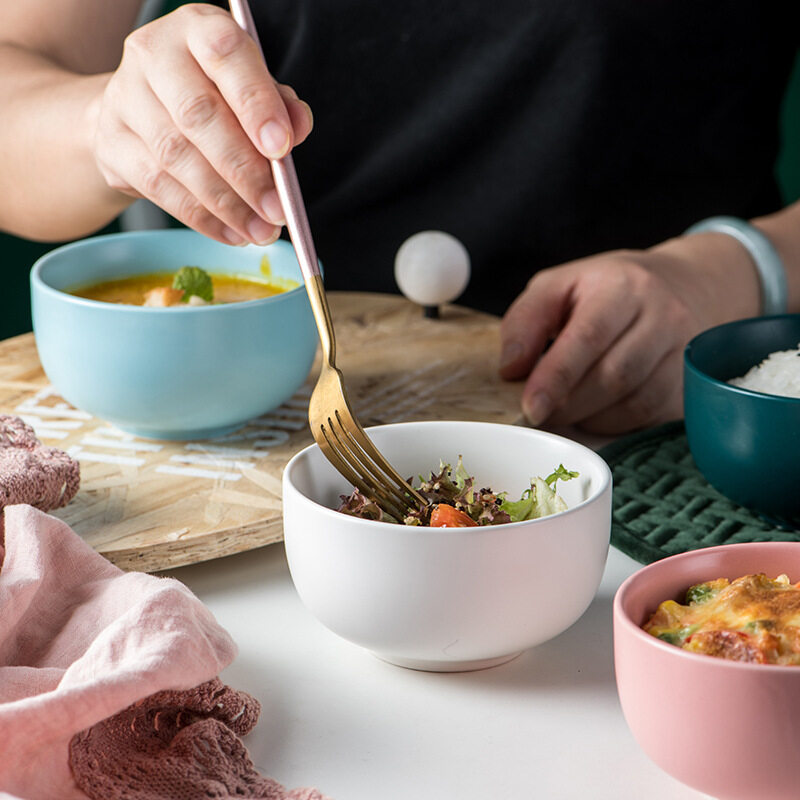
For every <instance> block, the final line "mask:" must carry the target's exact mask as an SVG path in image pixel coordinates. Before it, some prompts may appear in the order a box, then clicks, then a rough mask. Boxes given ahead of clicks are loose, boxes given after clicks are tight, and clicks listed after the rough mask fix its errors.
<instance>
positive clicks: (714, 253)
mask: <svg viewBox="0 0 800 800" xmlns="http://www.w3.org/2000/svg"><path fill="white" fill-rule="evenodd" d="M647 252H648V253H649V254H651V255H652V256H653V257H654V258H655V259H656V261H655V269H656V271H658V273H659V274H660V276H661V277H662V278H663V279H664V280H665V281H667V282H668V283H670V284H671V285H672V286H673V288H675V289H676V291H678V292H679V294H681V296H683V297H684V298H685V299H686V301H687V302H688V303H689V304H691V305H694V306H695V307H696V308H697V311H698V315H699V316H700V318H704V319H706V320H707V321H708V324H709V325H720V324H722V323H724V322H730V321H732V320H734V319H742V318H745V317H755V316H758V315H759V314H760V313H761V286H760V281H759V276H758V272H757V270H756V267H755V264H754V262H753V259H752V257H751V256H750V253H749V252H748V251H747V249H746V248H745V247H744V246H743V245H742V244H741V243H740V242H739V241H737V240H736V239H734V238H733V237H732V236H729V235H727V234H725V233H719V232H716V231H708V232H703V233H696V234H692V235H691V236H680V237H676V238H674V239H669V240H668V241H666V242H662V243H661V244H658V245H656V246H655V247H652V248H651V249H650V250H648V251H647Z"/></svg>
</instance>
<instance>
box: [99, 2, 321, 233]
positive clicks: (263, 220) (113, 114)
mask: <svg viewBox="0 0 800 800" xmlns="http://www.w3.org/2000/svg"><path fill="white" fill-rule="evenodd" d="M95 113H96V133H95V137H94V150H95V159H96V162H97V165H98V167H99V169H100V171H101V173H102V175H103V177H104V178H105V180H106V182H107V183H108V185H109V186H110V187H111V188H112V189H115V190H117V191H119V192H122V193H124V194H127V195H131V196H134V197H146V198H148V199H149V200H152V201H153V202H154V203H156V204H157V205H159V206H161V208H163V209H164V210H165V211H167V212H168V213H169V214H171V215H172V216H174V217H176V218H177V219H179V220H180V221H181V222H183V223H185V224H186V225H188V226H189V227H191V228H194V229H195V230H197V231H199V232H200V233H203V234H205V235H206V236H210V237H211V238H213V239H217V240H218V241H222V242H226V243H228V244H244V243H246V242H258V243H267V242H270V241H273V240H274V239H276V238H277V237H278V235H279V234H280V226H281V225H282V223H283V212H282V211H281V206H280V202H279V200H278V196H277V194H276V192H275V189H274V186H273V183H272V173H271V170H270V166H269V162H268V158H281V157H282V156H284V155H286V153H288V152H289V151H290V150H291V149H292V147H293V146H294V145H296V144H298V143H299V142H302V141H303V139H305V138H306V136H308V134H309V132H310V131H311V126H312V117H311V111H310V109H309V107H308V105H307V104H306V103H304V102H302V101H301V100H299V99H298V97H297V95H296V94H295V92H294V90H293V89H291V88H290V87H288V86H283V85H280V84H277V83H276V82H275V81H274V79H273V78H272V76H271V75H270V74H269V72H268V71H267V67H266V65H265V64H264V61H263V59H262V58H261V55H260V53H259V50H258V46H257V45H256V43H255V42H254V41H253V40H252V39H251V38H250V37H249V36H248V35H247V34H246V33H245V32H244V31H243V30H241V28H239V26H238V25H237V24H236V22H235V21H234V20H233V18H232V17H231V16H230V15H229V14H227V13H226V12H225V11H222V10H221V9H218V8H215V7H214V6H210V5H203V4H197V5H194V4H193V5H186V6H182V7H181V8H179V9H178V10H177V11H174V12H173V13H171V14H168V15H167V16H164V17H161V18H160V19H157V20H155V21H154V22H151V23H150V24H148V25H145V26H143V27H141V28H139V29H137V30H135V31H134V32H133V33H131V34H130V35H129V36H128V38H127V39H126V40H125V47H124V51H123V56H122V60H121V62H120V65H119V67H118V68H117V70H116V71H115V72H114V73H113V74H112V75H111V77H110V79H109V81H108V83H107V85H106V88H105V91H104V93H103V96H102V98H100V99H99V103H98V107H97V108H96V110H95Z"/></svg>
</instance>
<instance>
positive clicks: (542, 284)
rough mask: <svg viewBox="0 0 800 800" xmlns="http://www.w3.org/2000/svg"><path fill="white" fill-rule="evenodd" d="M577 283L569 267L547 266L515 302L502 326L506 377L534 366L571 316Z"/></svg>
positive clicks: (512, 377) (519, 374)
mask: <svg viewBox="0 0 800 800" xmlns="http://www.w3.org/2000/svg"><path fill="white" fill-rule="evenodd" d="M574 283H575V282H574V276H573V273H570V272H569V271H567V270H558V269H554V270H543V271H542V272H539V273H537V274H536V275H535V276H534V277H533V278H532V279H531V281H530V282H529V283H528V287H527V288H526V290H525V291H524V292H523V293H522V294H521V295H520V296H519V297H517V299H516V300H514V302H513V303H512V304H511V306H510V308H509V309H508V311H507V312H506V314H505V316H504V317H503V322H502V324H501V326H500V338H501V351H500V375H501V376H502V377H503V378H505V379H506V380H515V379H517V378H523V377H525V376H526V375H528V373H530V371H531V370H532V369H533V366H534V364H535V363H536V361H537V359H538V358H539V356H540V355H541V354H542V352H543V351H544V349H545V347H546V345H547V343H548V342H549V341H550V339H552V338H554V337H555V335H556V334H557V333H558V331H559V330H560V328H561V326H562V324H563V320H564V319H565V318H566V316H567V313H568V311H569V304H570V301H571V293H572V291H573V289H574Z"/></svg>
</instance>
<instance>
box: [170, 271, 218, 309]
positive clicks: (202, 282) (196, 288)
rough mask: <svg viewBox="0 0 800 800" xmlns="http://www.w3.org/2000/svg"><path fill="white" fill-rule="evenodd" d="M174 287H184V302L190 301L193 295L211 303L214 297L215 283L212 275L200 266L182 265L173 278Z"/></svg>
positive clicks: (182, 299)
mask: <svg viewBox="0 0 800 800" xmlns="http://www.w3.org/2000/svg"><path fill="white" fill-rule="evenodd" d="M172 288H173V289H183V297H182V298H181V302H182V303H188V302H189V298H190V297H191V296H192V295H196V296H197V297H199V298H200V299H201V300H205V301H206V302H207V303H210V302H211V301H212V300H213V299H214V284H213V283H212V282H211V276H210V275H209V274H208V273H207V272H206V271H205V270H204V269H201V268H200V267H181V268H180V269H179V270H178V271H177V272H176V273H175V277H174V278H173V280H172Z"/></svg>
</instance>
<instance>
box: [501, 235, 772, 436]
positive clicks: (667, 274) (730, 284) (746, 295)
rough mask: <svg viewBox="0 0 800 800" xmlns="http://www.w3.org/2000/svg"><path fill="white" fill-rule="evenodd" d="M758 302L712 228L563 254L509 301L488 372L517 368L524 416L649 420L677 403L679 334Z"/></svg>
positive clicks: (750, 309) (511, 375)
mask: <svg viewBox="0 0 800 800" xmlns="http://www.w3.org/2000/svg"><path fill="white" fill-rule="evenodd" d="M758 302H759V289H758V283H757V278H756V273H755V269H754V266H753V265H752V263H751V262H750V260H749V256H748V255H747V252H746V251H745V250H744V249H743V248H742V247H741V245H739V244H738V243H737V242H736V241H735V240H733V239H732V238H730V237H728V236H725V235H723V234H698V235H696V236H690V237H686V238H683V239H674V240H671V241H669V242H666V243H665V244H663V245H660V246H659V247H657V248H653V249H651V250H647V251H619V252H612V253H604V254H602V255H598V256H593V257H591V258H585V259H581V260H579V261H573V262H570V263H568V264H564V265H562V266H559V267H555V268H552V269H547V270H543V271H541V272H539V273H537V274H536V275H534V277H533V278H532V279H531V280H530V282H529V283H528V286H527V288H526V289H525V291H524V292H523V293H522V294H521V295H520V296H519V297H518V298H517V299H516V300H515V301H514V303H513V304H512V305H511V307H510V308H509V310H508V312H507V313H506V315H505V317H504V319H503V323H502V328H501V334H502V354H501V365H500V373H501V375H502V376H503V377H504V378H506V379H510V380H511V379H521V378H526V379H527V380H526V385H525V388H524V391H523V399H522V407H523V411H524V413H525V416H526V418H527V419H528V421H529V422H530V423H531V424H533V425H541V424H542V423H545V422H547V423H548V424H550V425H578V426H579V427H581V428H584V429H585V430H587V431H591V432H594V433H603V434H618V433H623V432H626V431H629V430H634V429H636V428H641V427H644V426H647V425H653V424H656V423H659V422H663V421H666V420H668V419H674V418H677V417H680V416H681V415H682V409H683V397H682V393H683V392H682V387H683V379H682V376H683V372H682V359H683V350H684V347H685V346H686V344H687V342H688V341H689V340H690V339H691V338H692V337H693V336H694V335H695V334H697V333H699V332H700V331H702V330H705V329H706V328H708V327H711V326H712V325H716V324H719V323H722V322H725V321H727V320H729V319H735V318H737V317H744V316H752V315H755V314H757V313H758ZM548 345H549V346H548Z"/></svg>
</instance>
